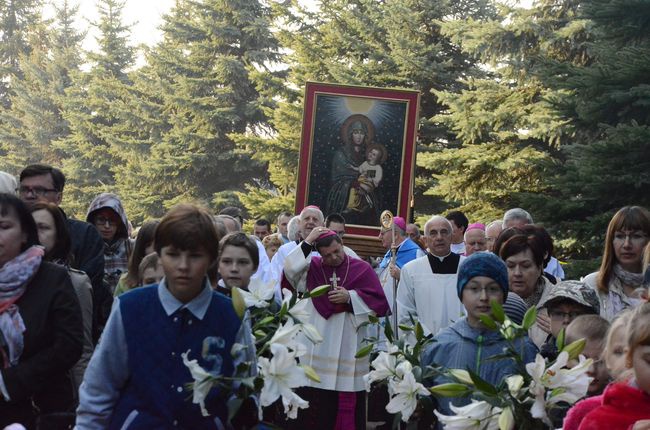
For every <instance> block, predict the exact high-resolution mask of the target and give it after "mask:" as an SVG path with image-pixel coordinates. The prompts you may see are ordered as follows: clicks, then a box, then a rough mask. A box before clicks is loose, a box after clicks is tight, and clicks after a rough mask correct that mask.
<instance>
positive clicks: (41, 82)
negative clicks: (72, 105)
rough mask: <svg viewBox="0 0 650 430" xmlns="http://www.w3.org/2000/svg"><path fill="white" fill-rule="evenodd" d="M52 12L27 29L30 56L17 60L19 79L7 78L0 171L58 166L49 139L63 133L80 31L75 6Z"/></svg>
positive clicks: (0, 135) (64, 5)
mask: <svg viewBox="0 0 650 430" xmlns="http://www.w3.org/2000/svg"><path fill="white" fill-rule="evenodd" d="M55 12H56V16H55V19H54V21H53V22H51V23H49V24H50V26H49V27H46V25H45V23H44V24H43V25H40V26H39V27H38V31H36V29H35V30H34V31H33V32H32V35H31V37H30V47H31V52H30V54H24V55H22V56H21V59H20V69H21V71H22V78H21V79H15V80H14V81H13V88H12V90H13V95H12V96H11V98H10V101H11V107H10V108H8V109H4V110H2V111H1V112H0V142H1V145H2V152H3V157H2V165H1V166H0V169H6V170H9V171H13V172H19V171H20V170H21V169H22V168H23V167H24V166H26V165H27V164H32V163H49V164H53V165H58V164H59V163H60V161H61V160H60V154H59V153H57V151H55V150H54V148H53V147H52V142H54V141H56V140H58V139H61V138H63V137H65V136H67V134H68V133H69V128H68V123H67V121H66V120H65V119H64V118H63V116H62V113H61V108H62V103H63V97H64V95H65V90H66V88H69V87H70V85H71V78H70V75H71V73H75V72H77V71H78V68H79V65H80V62H81V58H80V54H79V52H80V44H81V41H82V39H83V34H81V33H79V32H78V31H77V30H76V29H75V28H74V27H73V21H74V17H75V15H76V13H77V7H71V6H70V4H69V3H68V2H67V1H64V2H63V3H62V4H61V6H60V7H59V6H55Z"/></svg>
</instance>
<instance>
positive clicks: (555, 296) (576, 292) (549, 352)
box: [537, 281, 600, 360]
mask: <svg viewBox="0 0 650 430" xmlns="http://www.w3.org/2000/svg"><path fill="white" fill-rule="evenodd" d="M537 308H538V309H543V308H546V309H547V310H548V315H549V317H550V319H551V333H550V334H549V336H548V338H547V339H546V342H545V343H544V344H543V345H542V347H541V348H540V353H541V354H542V356H543V357H544V358H548V359H549V360H555V359H556V358H557V354H558V351H557V346H556V344H555V341H556V339H557V337H558V335H559V334H560V331H561V330H562V329H566V327H567V326H568V325H569V324H570V323H571V322H572V321H573V320H574V319H576V317H579V316H580V315H588V314H593V315H598V314H599V313H600V303H599V301H598V295H597V294H596V292H595V291H594V290H593V289H592V288H589V287H588V286H587V285H586V284H585V283H584V282H580V281H561V282H559V283H558V284H556V285H553V286H552V287H551V291H550V292H549V294H548V295H547V296H546V298H545V299H543V300H542V301H541V302H540V303H539V305H537Z"/></svg>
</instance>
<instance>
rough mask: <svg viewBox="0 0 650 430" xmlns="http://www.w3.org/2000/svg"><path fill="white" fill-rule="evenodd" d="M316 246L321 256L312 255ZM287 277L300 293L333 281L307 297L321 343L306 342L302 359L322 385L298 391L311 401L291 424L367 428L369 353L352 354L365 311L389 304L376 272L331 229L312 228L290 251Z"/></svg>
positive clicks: (380, 310)
mask: <svg viewBox="0 0 650 430" xmlns="http://www.w3.org/2000/svg"><path fill="white" fill-rule="evenodd" d="M314 248H315V249H316V251H318V252H319V254H320V256H313V255H312V250H313V249H314ZM284 274H285V276H286V279H287V280H288V281H289V282H290V283H291V285H292V286H293V287H294V288H295V289H296V291H298V293H301V292H304V291H305V290H312V289H314V288H316V287H318V286H320V285H325V284H329V285H331V289H330V291H329V292H328V293H327V294H326V295H322V296H320V297H316V298H314V299H312V300H310V301H309V308H308V309H307V312H309V314H310V319H309V321H308V322H309V323H311V324H313V325H314V326H315V327H316V329H318V331H319V332H320V334H321V336H322V337H323V339H324V341H323V342H322V343H320V344H317V345H314V344H313V343H311V342H309V341H307V340H306V339H305V340H304V342H303V343H304V345H305V347H306V348H307V353H306V354H305V355H304V356H302V357H301V358H300V361H301V363H304V364H307V365H310V366H311V367H312V368H313V369H314V370H315V371H316V373H318V375H319V377H320V379H321V381H320V383H316V382H311V388H306V389H304V390H303V391H302V392H300V395H301V397H303V398H305V399H306V400H308V401H309V402H310V406H309V408H308V409H305V410H301V411H300V412H299V414H298V419H297V420H296V421H295V422H292V423H290V425H291V428H301V429H309V430H316V429H334V428H346V429H347V428H356V429H364V428H365V383H364V381H363V376H364V375H365V374H367V373H368V372H369V371H370V363H369V360H368V357H367V356H366V357H363V358H358V359H357V358H355V354H356V352H357V351H358V350H359V349H360V348H361V347H362V346H364V344H363V339H364V338H365V337H367V329H366V327H361V328H360V326H361V324H363V323H364V322H366V321H368V316H369V315H377V316H384V315H386V314H387V313H388V312H389V306H388V302H387V300H386V297H385V295H384V292H383V290H382V287H381V284H380V283H379V279H378V278H377V275H376V274H375V272H374V271H373V270H372V267H371V266H370V265H369V264H368V263H366V262H365V261H363V260H359V259H356V258H351V257H349V256H347V255H346V254H345V252H344V250H343V245H342V243H341V238H340V237H339V236H338V235H337V234H336V233H335V232H333V231H332V230H329V229H326V228H322V227H320V228H315V229H313V230H312V232H311V233H310V234H309V235H308V236H307V237H306V238H305V240H304V241H303V242H301V243H300V245H299V246H297V247H296V248H295V249H294V250H292V251H291V252H290V253H289V255H287V258H286V259H285V264H284Z"/></svg>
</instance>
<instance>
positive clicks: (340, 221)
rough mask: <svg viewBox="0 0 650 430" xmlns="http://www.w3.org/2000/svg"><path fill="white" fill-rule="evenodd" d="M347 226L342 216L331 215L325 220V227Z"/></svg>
mask: <svg viewBox="0 0 650 430" xmlns="http://www.w3.org/2000/svg"><path fill="white" fill-rule="evenodd" d="M333 222H335V223H338V224H345V218H343V215H341V214H329V215H327V218H325V227H329V226H330V224H331V223H333Z"/></svg>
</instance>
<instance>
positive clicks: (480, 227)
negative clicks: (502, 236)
mask: <svg viewBox="0 0 650 430" xmlns="http://www.w3.org/2000/svg"><path fill="white" fill-rule="evenodd" d="M470 230H483V231H485V224H482V223H480V222H475V223H474V224H470V225H468V226H467V229H466V230H465V232H468V231H470Z"/></svg>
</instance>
